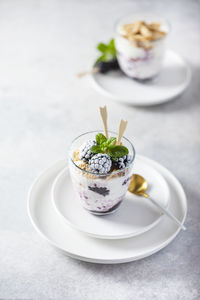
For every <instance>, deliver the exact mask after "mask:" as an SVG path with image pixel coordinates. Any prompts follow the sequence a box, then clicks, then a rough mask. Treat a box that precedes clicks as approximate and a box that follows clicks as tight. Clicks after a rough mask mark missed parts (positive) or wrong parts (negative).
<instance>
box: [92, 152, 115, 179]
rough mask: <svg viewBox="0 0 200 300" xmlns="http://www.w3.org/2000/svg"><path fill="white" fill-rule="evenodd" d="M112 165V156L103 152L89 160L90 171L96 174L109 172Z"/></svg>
mask: <svg viewBox="0 0 200 300" xmlns="http://www.w3.org/2000/svg"><path fill="white" fill-rule="evenodd" d="M111 166H112V161H111V159H110V156H108V155H107V154H103V153H98V154H95V155H94V156H92V158H91V159H90V160H89V168H90V171H91V172H93V173H95V174H107V173H109V171H110V169H111Z"/></svg>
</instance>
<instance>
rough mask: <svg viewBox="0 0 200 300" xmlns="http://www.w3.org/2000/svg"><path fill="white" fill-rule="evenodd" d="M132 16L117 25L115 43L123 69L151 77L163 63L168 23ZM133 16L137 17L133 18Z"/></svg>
mask: <svg viewBox="0 0 200 300" xmlns="http://www.w3.org/2000/svg"><path fill="white" fill-rule="evenodd" d="M138 18H139V16H138V17H137V16H129V17H126V18H124V19H123V20H121V21H120V22H119V23H118V25H117V33H116V37H115V47H116V50H117V59H118V63H119V66H120V68H121V70H122V71H123V72H124V73H125V74H126V75H127V76H129V77H131V78H134V79H140V80H143V79H149V78H152V77H153V76H155V75H157V74H158V72H159V71H160V69H161V67H162V62H163V57H164V53H165V37H166V34H167V32H168V24H167V23H166V22H165V21H164V20H163V21H152V17H147V18H146V20H142V19H138ZM130 20H133V21H130Z"/></svg>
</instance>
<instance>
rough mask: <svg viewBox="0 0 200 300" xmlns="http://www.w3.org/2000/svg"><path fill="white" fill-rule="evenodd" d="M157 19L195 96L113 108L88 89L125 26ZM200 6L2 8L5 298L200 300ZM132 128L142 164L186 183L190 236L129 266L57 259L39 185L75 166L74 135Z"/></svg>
mask: <svg viewBox="0 0 200 300" xmlns="http://www.w3.org/2000/svg"><path fill="white" fill-rule="evenodd" d="M137 10H141V11H142V10H150V11H154V12H155V13H158V14H161V15H163V16H165V17H167V18H168V19H169V21H170V22H171V24H172V31H171V35H170V37H169V46H170V47H171V48H172V49H173V50H175V51H177V52H179V53H180V54H181V55H182V56H184V57H185V59H186V60H187V61H188V62H189V63H190V66H191V68H192V73H193V78H192V82H191V84H190V86H189V88H188V89H187V91H186V92H185V93H184V94H183V95H182V96H181V97H179V98H178V99H176V100H175V101H173V102H171V103H169V104H165V105H162V106H156V107H150V108H134V107H131V106H123V105H121V104H117V103H114V102H111V101H110V100H109V99H106V98H104V97H103V96H101V95H99V94H97V92H96V91H94V90H93V89H92V86H91V82H90V80H89V78H85V79H83V80H78V79H77V78H76V76H75V74H76V73H77V72H80V71H83V70H87V69H89V68H90V65H91V64H92V63H93V61H94V58H95V57H96V55H97V52H96V50H95V45H96V44H97V42H99V41H107V40H108V39H109V38H110V37H111V36H112V35H113V23H114V21H115V20H116V19H117V18H119V17H120V16H122V15H125V14H127V13H130V12H135V11H137ZM199 15H200V3H199V1H195V0H194V1H186V0H185V1H173V0H171V1H159V0H158V1H149V0H148V1H139V0H138V1H128V0H125V1H123V0H110V1H108V0H102V1H97V0H95V1H92V0H84V1H81V0H76V1H73V0H68V1H61V0H54V1H53V0H52V1H42V0H41V1H34V0H29V1H26V0H24V1H23V0H21V1H20V0H16V1H15V0H9V1H6V0H1V1H0V166H1V168H0V298H4V299H22V298H23V299H30V298H31V299H46V298H54V299H70V300H71V299H87V300H90V299H91V300H92V299H120V300H121V299H122V300H124V299H159V300H162V299H170V300H171V299H172V300H174V299H175V300H176V299H181V300H182V299H186V300H188V299H199V297H200V290H199V283H200V239H199V238H200V234H199V233H200V224H199V219H200V209H199V205H200V197H199V196H200V193H199V190H200V183H199V176H200V134H199V130H200V103H199V101H200V99H199V94H200V88H199V87H200V80H199V75H200V70H199V68H200V54H199V53H200V34H199V32H200V18H199ZM104 104H107V106H108V111H109V127H110V129H111V130H116V129H117V127H118V122H119V119H120V117H123V118H124V119H127V120H128V121H129V125H128V129H127V136H128V137H129V138H130V139H133V142H134V144H135V148H136V150H137V153H140V154H143V155H146V156H148V157H150V158H152V159H155V160H157V161H158V162H160V163H161V164H163V165H164V166H166V167H167V168H169V169H170V170H171V171H172V172H173V173H174V174H175V175H176V176H177V177H178V178H179V180H180V181H181V183H182V184H183V186H184V188H185V191H186V194H187V197H188V206H189V212H188V217H187V220H186V225H187V227H188V230H187V231H186V232H181V233H180V234H179V236H178V237H177V238H176V239H175V240H174V241H173V242H172V244H170V245H169V246H168V247H167V248H165V249H164V250H162V251H160V252H159V253H157V254H155V255H153V256H151V257H149V258H146V259H143V260H141V261H138V262H133V263H129V264H123V265H113V266H112V265H110V266H109V265H108V266H106V265H95V264H89V263H84V262H79V261H75V260H73V259H70V258H68V257H65V256H63V255H62V254H59V253H57V252H56V251H55V250H54V249H53V248H51V247H50V246H49V245H48V244H46V242H45V241H43V240H42V239H41V238H40V237H39V236H38V235H37V234H36V232H34V230H33V228H32V226H31V224H30V222H29V220H28V216H27V212H26V201H27V192H28V189H29V186H30V184H31V183H32V181H33V180H34V178H35V177H36V176H37V175H38V174H39V173H40V171H41V170H43V169H44V168H46V167H48V166H49V165H51V164H52V163H53V162H54V161H55V160H58V159H62V158H64V157H66V151H67V146H68V144H69V142H70V140H71V139H72V138H74V136H76V135H78V134H80V133H82V132H83V131H87V130H91V129H97V128H100V127H101V121H100V118H99V117H98V115H97V108H98V106H99V105H104Z"/></svg>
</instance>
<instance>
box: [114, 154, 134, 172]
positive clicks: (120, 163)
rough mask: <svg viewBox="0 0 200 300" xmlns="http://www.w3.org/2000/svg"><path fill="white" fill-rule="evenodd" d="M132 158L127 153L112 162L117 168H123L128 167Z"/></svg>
mask: <svg viewBox="0 0 200 300" xmlns="http://www.w3.org/2000/svg"><path fill="white" fill-rule="evenodd" d="M131 159H132V156H131V155H129V154H127V155H125V156H122V157H120V158H118V159H117V161H115V162H114V166H115V167H117V168H118V169H124V168H126V167H128V165H129V164H130V162H131Z"/></svg>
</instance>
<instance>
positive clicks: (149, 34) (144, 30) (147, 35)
mask: <svg viewBox="0 0 200 300" xmlns="http://www.w3.org/2000/svg"><path fill="white" fill-rule="evenodd" d="M140 33H141V34H142V35H143V36H144V37H145V38H151V37H152V32H151V31H150V30H149V29H148V27H147V26H145V25H142V26H141V27H140Z"/></svg>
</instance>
